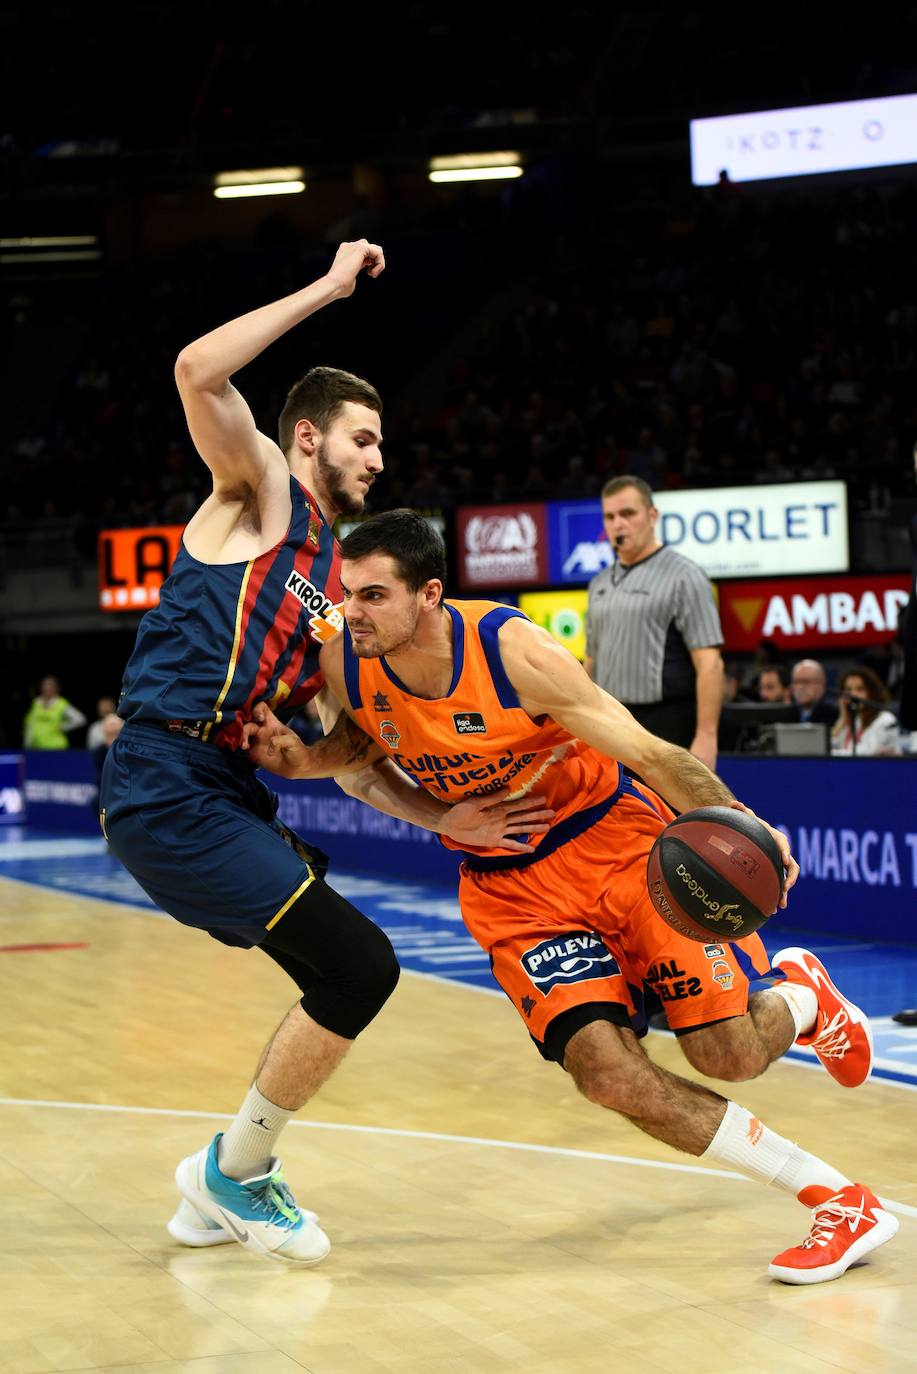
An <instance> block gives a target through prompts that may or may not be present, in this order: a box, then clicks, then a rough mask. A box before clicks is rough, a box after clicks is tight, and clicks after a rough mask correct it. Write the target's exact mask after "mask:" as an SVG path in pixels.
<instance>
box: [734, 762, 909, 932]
mask: <svg viewBox="0 0 917 1374" xmlns="http://www.w3.org/2000/svg"><path fill="white" fill-rule="evenodd" d="M915 766H917V764H915V761H914V760H913V759H799V760H796V759H777V758H757V757H756V758H723V759H721V760H720V763H719V766H718V770H717V771H718V772H719V774H720V776H721V777H722V779H723V781H724V782H726V783H727V785H728V786H729V787H731V788H732V790H733V791H734V792H735V794H736V796H737V797H741V799H742V801H743V802H745V803H746V805H748V806H750V807H752V808H753V809H754V810H755V811H756V812H757V813H758V815H760V816H766V817H767V819H768V821H769V822H770V824H771V825H776V826H779V828H780V829H781V830H783V831H785V832H786V834H787V836H788V837H789V840H790V844H791V846H792V849H793V853H794V855H795V856H796V859H797V861H798V863H799V866H800V874H799V881H798V883H797V884H796V886H795V887H794V889H793V891H792V892H791V893H790V900H789V908H788V911H787V916H786V920H787V921H789V922H790V923H791V924H792V925H796V926H802V927H805V928H807V929H810V930H813V931H823V932H825V933H826V934H831V935H859V936H864V937H866V938H867V939H870V940H888V941H891V942H902V941H905V942H906V941H912V940H913V938H914V931H913V918H912V913H913V912H914V911H917V819H915V817H914V814H913V810H912V809H911V808H910V807H907V806H902V804H901V799H902V796H903V795H904V794H905V792H906V791H908V789H910V790H912V789H913V786H914V782H913V778H912V774H913V772H914V768H915ZM783 921H784V916H783V913H782V912H780V911H778V912H777V914H776V916H774V917H772V919H771V921H770V922H769V923H768V924H767V925H766V926H765V927H764V929H763V930H762V932H761V934H762V935H764V936H765V939H766V941H767V944H768V947H769V948H771V949H773V948H774V947H775V945H776V948H778V949H779V948H780V945H779V944H778V943H776V942H777V941H781V940H782V936H781V934H780V927H781V924H782V923H783Z"/></svg>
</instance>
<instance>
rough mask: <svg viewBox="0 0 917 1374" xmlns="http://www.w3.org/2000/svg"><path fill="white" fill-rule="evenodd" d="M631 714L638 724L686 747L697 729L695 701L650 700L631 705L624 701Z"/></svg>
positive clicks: (661, 737) (654, 733)
mask: <svg viewBox="0 0 917 1374" xmlns="http://www.w3.org/2000/svg"><path fill="white" fill-rule="evenodd" d="M624 704H625V706H626V707H627V709H628V711H630V713H631V715H632V716H634V717H636V719H637V720H639V722H640V724H641V725H642V726H643V727H644V728H645V729H647V730H649V731H650V733H651V734H653V735H658V736H659V738H660V739H665V740H668V741H669V743H670V744H680V745H681V747H682V749H687V748H688V747H689V746H690V744H691V741H692V740H693V738H694V732H695V730H696V729H697V703H696V701H693V700H691V701H651V702H643V703H638V704H637V705H635V706H632V705H631V704H630V702H625V703H624Z"/></svg>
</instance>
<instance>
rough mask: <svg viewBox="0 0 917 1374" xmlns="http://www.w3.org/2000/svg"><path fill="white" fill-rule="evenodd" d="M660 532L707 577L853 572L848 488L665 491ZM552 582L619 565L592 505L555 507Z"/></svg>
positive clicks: (806, 485)
mask: <svg viewBox="0 0 917 1374" xmlns="http://www.w3.org/2000/svg"><path fill="white" fill-rule="evenodd" d="M653 499H654V501H655V503H656V506H657V508H658V510H659V523H658V524H657V526H656V533H657V535H658V536H659V538H660V539H661V541H662V542H663V544H669V545H671V547H672V548H674V549H677V550H678V552H679V553H683V554H684V555H685V557H686V558H690V559H691V560H692V562H694V563H697V564H698V566H699V567H701V568H703V570H704V572H705V573H706V574H707V576H708V577H749V576H758V575H761V574H766V573H774V574H776V575H785V574H787V573H821V572H846V571H847V569H848V567H849V552H848V543H847V489H846V487H845V486H844V483H843V482H778V483H775V484H774V485H773V486H760V487H757V486H755V487H714V488H711V489H709V490H704V491H660V492H657V493H655V494H654V497H653ZM548 533H549V546H550V557H549V567H550V580H551V581H552V582H565V583H569V584H571V585H578V586H583V585H584V584H585V583H587V582H588V581H589V580H590V579H591V578H593V577H594V576H595V574H596V573H597V572H599V571H600V569H602V568H605V567H607V566H608V564H609V563H610V562H611V561H612V552H611V548H610V546H609V543H608V540H607V539H606V538H605V531H604V529H603V526H602V507H601V502H600V501H598V500H593V501H551V502H549V503H548Z"/></svg>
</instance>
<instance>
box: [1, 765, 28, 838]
mask: <svg viewBox="0 0 917 1374" xmlns="http://www.w3.org/2000/svg"><path fill="white" fill-rule="evenodd" d="M24 777H25V769H24V766H23V758H22V755H21V754H0V825H22V823H23V821H24V820H25V819H26V809H25V785H24Z"/></svg>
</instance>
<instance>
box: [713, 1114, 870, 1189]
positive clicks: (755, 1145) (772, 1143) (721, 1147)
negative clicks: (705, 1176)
mask: <svg viewBox="0 0 917 1374" xmlns="http://www.w3.org/2000/svg"><path fill="white" fill-rule="evenodd" d="M701 1158H702V1159H712V1160H716V1161H717V1163H719V1164H731V1165H732V1167H733V1168H734V1169H738V1171H739V1173H741V1174H744V1175H745V1176H746V1178H756V1179H760V1181H761V1182H762V1183H772V1184H773V1185H774V1187H775V1188H781V1189H783V1191H784V1192H785V1193H792V1194H793V1196H794V1197H795V1198H798V1199H799V1201H800V1202H801V1203H803V1204H804V1206H806V1207H814V1206H816V1205H817V1204H818V1203H820V1202H824V1201H825V1199H826V1198H829V1197H832V1196H833V1195H834V1194H835V1193H836V1192H838V1191H839V1189H841V1188H844V1187H846V1186H847V1185H848V1184H849V1183H850V1179H849V1178H845V1177H844V1175H843V1174H840V1173H838V1171H837V1169H832V1167H831V1165H830V1164H826V1163H825V1161H824V1160H823V1159H819V1158H818V1157H817V1156H816V1155H810V1154H808V1153H807V1152H806V1151H805V1150H801V1149H800V1148H799V1146H798V1145H794V1144H793V1142H792V1140H785V1139H784V1138H783V1136H782V1135H778V1134H777V1132H776V1131H772V1130H771V1129H770V1127H769V1126H765V1125H764V1123H763V1122H761V1121H759V1120H758V1118H757V1117H756V1116H752V1114H751V1112H749V1111H746V1109H745V1108H744V1107H740V1106H739V1105H738V1103H737V1102H727V1104H726V1112H725V1115H724V1116H723V1119H722V1121H721V1122H720V1125H719V1129H718V1131H717V1133H716V1135H715V1136H714V1137H713V1139H712V1140H711V1142H710V1144H709V1145H708V1146H707V1148H706V1150H705V1151H704V1153H703V1154H702V1155H701Z"/></svg>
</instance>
